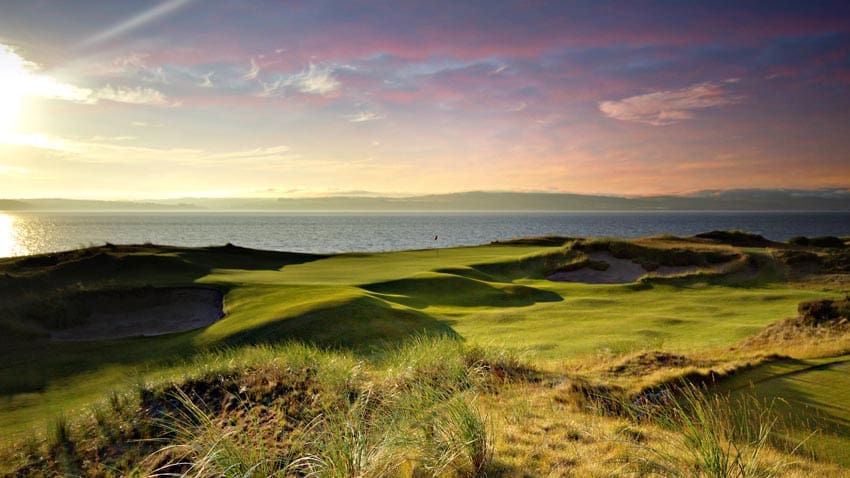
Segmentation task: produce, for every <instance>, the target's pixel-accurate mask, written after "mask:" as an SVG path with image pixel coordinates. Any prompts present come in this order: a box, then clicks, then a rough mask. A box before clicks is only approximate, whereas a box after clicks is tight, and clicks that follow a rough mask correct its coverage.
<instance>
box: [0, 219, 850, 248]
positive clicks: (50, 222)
mask: <svg viewBox="0 0 850 478" xmlns="http://www.w3.org/2000/svg"><path fill="white" fill-rule="evenodd" d="M721 229H738V230H745V231H749V232H753V233H757V234H761V235H763V236H765V237H767V238H769V239H774V240H787V239H789V238H791V237H794V236H808V237H814V236H826V235H832V236H848V235H850V212H799V211H794V212H720V211H718V212H703V211H700V212H682V211H677V212H671V211H663V212H661V211H657V212H656V211H653V212H598V211H594V212H466V213H463V212H419V213H409V212H405V213H381V212H352V213H341V212H295V213H293V212H269V213H265V212H261V213H255V212H244V213H243V212H240V213H234V212H217V213H208V212H204V213H199V212H198V213H194V212H193V213H185V212H180V213H161V212H156V213H153V212H150V213H149V212H144V213H110V212H94V213H93V212H85V213H55V212H26V213H23V212H6V213H0V257H8V256H16V255H26V254H38V253H43V252H53V251H61V250H68V249H75V248H79V247H86V246H91V245H100V244H104V243H106V242H109V243H113V244H133V243H145V242H151V243H155V244H169V245H179V246H207V245H222V244H226V243H232V244H236V245H238V246H244V247H250V248H257V249H269V250H277V251H292V252H314V253H335V252H376V251H393V250H404V249H424V248H433V247H451V246H468V245H476V244H486V243H489V242H492V241H498V240H506V239H513V238H519V237H529V236H542V235H560V236H583V237H590V236H617V237H640V236H648V235H654V234H674V235H679V236H687V235H692V234H696V233H700V232H706V231H712V230H721Z"/></svg>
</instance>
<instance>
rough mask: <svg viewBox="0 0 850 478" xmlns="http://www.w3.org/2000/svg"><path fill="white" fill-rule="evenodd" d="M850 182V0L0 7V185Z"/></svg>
mask: <svg viewBox="0 0 850 478" xmlns="http://www.w3.org/2000/svg"><path fill="white" fill-rule="evenodd" d="M749 188H764V189H779V188H782V189H818V188H839V189H847V188H850V2H846V1H836V2H827V1H791V2H789V1H782V0H776V1H758V2H749V1H721V0H714V1H703V2H700V1H694V2H680V1H673V0H668V1H644V0H634V1H621V2H606V1H566V0H563V1H552V2H547V1H538V0H521V1H514V2H503V1H497V0H486V1H474V0H469V1H462V2H458V1H439V0H427V1H406V0H395V1H359V0H352V1H322V0H310V1H306V0H305V1H242V0H164V1H163V0H148V1H142V0H135V1H129V0H128V1H121V2H115V1H88V0H76V1H74V2H67V1H64V0H61V1H54V0H30V1H23V0H21V1H17V0H8V1H2V2H0V197H5V198H34V197H68V198H98V199H142V198H174V197H189V196H191V197H219V196H240V197H254V196H256V197H305V196H324V195H372V194H379V195H413V194H437V193H448V192H461V191H472V190H487V191H535V192H570V193H585V194H614V195H626V196H641V195H656V194H685V193H690V192H695V191H703V190H718V189H720V190H722V189H749Z"/></svg>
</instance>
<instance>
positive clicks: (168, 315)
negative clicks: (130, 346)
mask: <svg viewBox="0 0 850 478" xmlns="http://www.w3.org/2000/svg"><path fill="white" fill-rule="evenodd" d="M85 305H86V308H87V309H88V310H89V311H90V312H91V315H90V316H89V317H88V318H87V319H86V321H85V323H84V324H80V325H77V326H73V327H70V328H67V329H64V330H59V331H56V332H53V333H52V334H51V338H53V339H54V340H61V341H83V340H103V339H117V338H123V337H139V336H153V335H164V334H173V333H176V332H184V331H187V330H192V329H197V328H199V327H205V326H207V325H210V324H213V323H215V322H217V321H218V320H220V319H221V318H222V317H224V296H223V295H222V293H221V292H220V291H218V290H216V289H209V288H195V287H179V288H147V289H137V290H132V291H122V292H120V293H113V294H101V295H98V296H95V297H92V298H90V299H88V300H87V301H86V304H85Z"/></svg>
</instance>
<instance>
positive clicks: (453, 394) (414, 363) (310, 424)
mask: <svg viewBox="0 0 850 478" xmlns="http://www.w3.org/2000/svg"><path fill="white" fill-rule="evenodd" d="M296 349H297V347H296ZM293 351H296V350H293ZM297 352H298V353H296V354H294V355H292V356H289V354H286V353H284V354H283V355H285V356H286V357H278V359H283V363H285V364H286V366H287V368H292V369H303V368H307V369H310V370H311V371H312V372H311V374H314V375H311V376H314V377H316V378H317V379H319V380H320V382H321V384H322V385H321V387H320V388H319V389H318V390H320V391H319V392H317V393H320V394H323V395H325V396H323V397H316V396H314V397H312V398H311V397H305V398H307V399H309V400H313V401H317V403H323V404H324V405H323V406H322V409H321V411H320V412H319V413H318V414H317V415H315V416H313V417H312V418H309V417H302V418H301V419H300V422H299V423H298V424H297V426H296V430H295V431H297V437H296V438H295V439H293V438H292V437H291V436H290V437H289V439H288V441H287V444H286V446H285V447H281V446H278V445H279V442H277V443H276V442H275V441H274V440H271V441H269V440H266V439H264V438H263V437H264V436H270V435H271V436H274V435H277V434H278V433H276V430H277V431H280V430H281V429H282V428H283V426H284V424H283V423H273V422H271V423H270V422H260V421H256V422H250V423H248V424H247V426H245V425H244V423H243V426H242V427H239V426H235V425H234V424H233V423H230V422H228V420H222V417H221V415H215V414H214V413H213V412H211V411H210V410H211V407H209V406H208V405H207V404H205V403H203V401H202V400H201V399H200V398H199V397H196V396H190V395H189V394H187V393H186V392H184V391H183V390H182V389H180V388H179V386H178V387H176V391H175V392H174V396H173V397H172V398H174V399H175V401H176V403H178V404H179V406H177V407H174V409H173V410H172V411H171V412H169V413H168V414H167V416H166V417H165V418H164V419H163V420H162V424H163V428H164V430H165V433H164V434H163V435H164V436H165V437H166V439H167V441H168V443H169V444H168V445H166V446H164V447H162V448H161V449H160V450H159V451H158V452H157V453H155V454H154V455H152V456H151V457H149V461H150V462H151V463H154V464H158V465H152V466H153V467H154V468H156V469H155V473H154V474H155V475H156V476H190V477H199V478H200V477H208V476H222V477H237V476H238V477H254V476H257V477H259V476H289V475H291V474H295V475H300V476H310V477H316V478H343V477H344V478H350V477H364V478H365V477H383V476H411V475H413V476H435V477H436V476H441V477H442V476H456V477H478V476H483V475H484V473H485V471H486V470H487V468H488V466H489V465H490V463H491V461H492V439H491V438H490V431H489V425H488V421H487V419H486V418H485V417H484V416H483V415H482V414H481V413H480V411H479V409H478V408H477V406H476V405H475V397H476V384H478V383H481V381H480V379H479V378H478V374H479V373H480V370H477V368H476V367H477V363H478V362H477V361H475V362H470V360H469V358H468V357H466V356H465V349H464V347H463V346H462V345H461V344H460V343H458V342H457V341H454V340H452V339H448V338H435V337H420V338H417V339H414V340H412V341H410V342H408V343H406V344H403V345H399V346H396V347H394V348H392V349H391V350H389V351H388V352H387V353H386V354H385V355H384V357H383V358H382V359H381V360H379V362H378V363H377V364H376V363H371V364H364V363H362V362H358V363H354V362H352V361H350V360H348V359H347V358H346V357H343V356H337V355H335V354H333V353H322V352H317V351H316V350H314V349H310V350H307V349H301V350H297ZM259 354H260V355H264V352H260V353H259ZM475 354H476V355H477V356H478V355H482V352H480V351H477V352H475ZM288 358H291V359H292V361H291V362H289V361H287V360H286V359H288ZM210 362H211V363H213V364H214V363H215V362H216V361H215V360H210ZM276 363H277V362H276ZM370 365H371V366H370ZM375 365H378V366H377V367H375ZM277 366H283V364H282V363H278V365H277ZM343 368H345V371H343ZM212 369H214V370H215V369H219V367H216V366H213V367H212ZM322 369H330V370H326V371H325V372H321V370H322ZM364 369H365V370H364ZM207 371H209V369H208V370H207ZM269 376H270V377H271V376H273V377H275V379H279V377H282V375H274V373H273V372H271V371H270V372H269ZM242 405H243V407H244V408H245V410H244V412H245V413H243V414H241V415H242V416H249V417H259V416H261V415H262V414H257V413H254V409H255V408H258V409H262V407H263V405H262V404H258V403H254V402H250V403H249V401H247V400H246V401H245V402H244V403H243V404H242ZM263 416H265V417H266V419H268V416H275V415H274V414H265V415H263ZM256 420H259V418H257V419H256ZM243 430H244V431H245V432H246V433H244V434H243V433H241V431H243ZM289 433H293V432H292V431H290V432H289Z"/></svg>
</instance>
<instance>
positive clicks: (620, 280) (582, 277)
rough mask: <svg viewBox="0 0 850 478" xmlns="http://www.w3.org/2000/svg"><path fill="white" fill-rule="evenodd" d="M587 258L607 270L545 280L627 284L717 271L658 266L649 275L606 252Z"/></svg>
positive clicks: (584, 270)
mask: <svg viewBox="0 0 850 478" xmlns="http://www.w3.org/2000/svg"><path fill="white" fill-rule="evenodd" d="M587 257H588V258H589V259H590V260H591V261H595V262H604V263H606V264H608V268H607V269H605V270H604V271H603V270H596V269H592V268H590V267H584V268H582V269H578V270H574V271H568V272H556V273H554V274H552V275H550V276H548V277H547V279H549V280H551V281H556V282H582V283H585V284H628V283H631V282H634V281H636V280H638V279H640V278H641V277H643V276H645V275H647V274H652V275H653V276H656V277H669V276H674V275H681V274H693V273H695V272H697V271H700V270H717V269H718V267H716V266H715V267H710V268H705V267H702V268H701V267H697V266H660V267H658V268H657V269H656V270H654V271H652V272H651V273H650V272H647V271H646V269H644V268H643V266H641V265H640V264H638V263H637V262H634V261H632V260H630V259H620V258H618V257H614V256H613V255H612V254H611V253H610V252H608V251H601V252H591V253H589V254H587Z"/></svg>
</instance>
